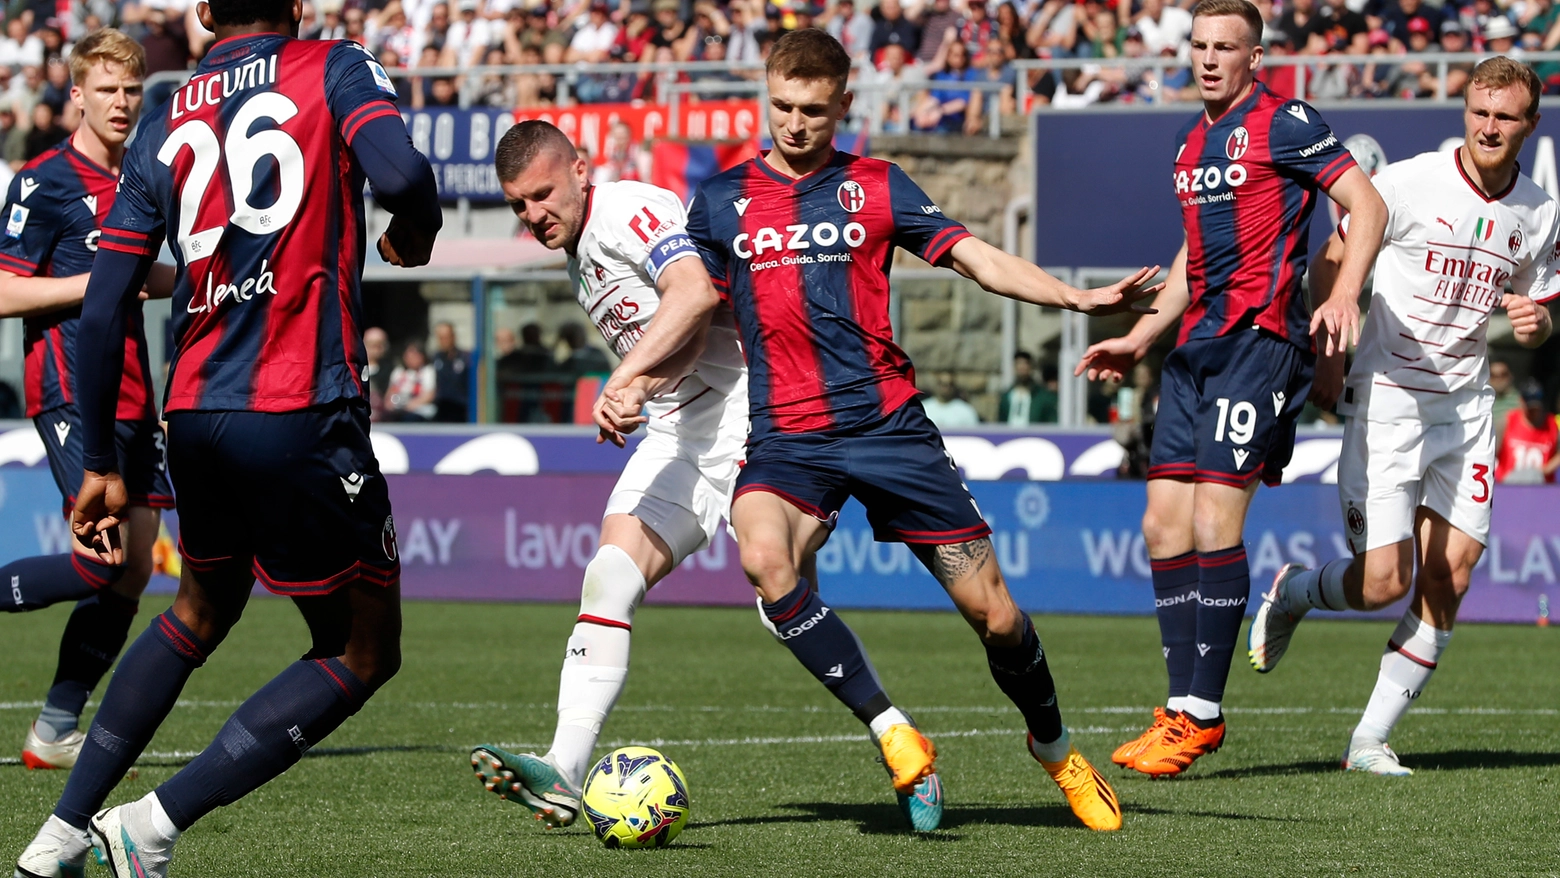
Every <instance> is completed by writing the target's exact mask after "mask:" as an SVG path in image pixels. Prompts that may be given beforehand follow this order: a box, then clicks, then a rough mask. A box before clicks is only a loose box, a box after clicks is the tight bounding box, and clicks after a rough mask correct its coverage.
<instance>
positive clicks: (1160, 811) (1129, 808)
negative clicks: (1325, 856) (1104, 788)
mask: <svg viewBox="0 0 1560 878" xmlns="http://www.w3.org/2000/svg"><path fill="white" fill-rule="evenodd" d="M1121 810H1122V811H1124V812H1126V813H1128V814H1144V815H1147V816H1150V817H1211V818H1213V819H1214V820H1257V821H1261V822H1263V823H1304V822H1306V821H1304V820H1302V819H1301V818H1299V817H1268V816H1266V815H1264V814H1231V813H1229V812H1226V811H1188V810H1185V809H1181V808H1155V807H1152V806H1149V805H1134V804H1132V803H1130V802H1128V803H1125V804H1123V805H1122V806H1121Z"/></svg>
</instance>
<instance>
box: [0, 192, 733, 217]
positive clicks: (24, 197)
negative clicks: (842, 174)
mask: <svg viewBox="0 0 1560 878" xmlns="http://www.w3.org/2000/svg"><path fill="white" fill-rule="evenodd" d="M26 197H27V196H25V195H24V196H22V198H23V199H24V200H25V199H26ZM752 200H753V199H751V198H738V199H737V200H736V201H733V202H731V206H732V207H735V208H736V209H737V216H746V215H747V206H748V204H749V203H751V202H752Z"/></svg>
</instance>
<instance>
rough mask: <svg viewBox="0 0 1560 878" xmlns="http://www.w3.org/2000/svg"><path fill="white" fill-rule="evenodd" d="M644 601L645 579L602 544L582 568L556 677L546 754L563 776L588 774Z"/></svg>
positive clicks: (619, 553)
mask: <svg viewBox="0 0 1560 878" xmlns="http://www.w3.org/2000/svg"><path fill="white" fill-rule="evenodd" d="M644 597H645V578H644V576H643V575H641V574H640V572H639V568H638V567H637V566H636V565H635V564H634V562H633V560H632V559H630V558H629V557H628V553H627V552H624V551H623V550H622V549H620V548H618V547H617V546H614V545H611V544H607V545H604V546H602V547H601V548H600V549H599V550H597V552H596V557H595V558H593V559H591V562H590V564H589V565H587V566H586V567H585V582H584V586H583V587H582V588H581V590H580V617H579V621H578V622H577V623H575V625H574V633H573V635H571V636H570V637H569V645H568V648H567V650H566V651H565V653H564V657H563V671H562V673H560V674H559V678H558V728H557V730H556V731H555V732H554V734H553V744H552V749H551V751H550V752H551V753H552V755H553V757H554V758H555V759H556V760H557V762H558V766H559V768H561V769H562V770H563V773H564V774H565V775H566V776H568V778H569V779H570V780H571V781H573V782H575V783H580V782H582V781H583V779H584V777H585V772H587V771H589V770H590V765H591V756H592V755H593V753H594V751H595V748H596V739H597V738H598V737H599V736H600V735H601V726H602V724H603V723H605V722H606V719H607V714H609V713H611V712H612V705H614V704H615V703H617V699H618V695H619V694H621V693H622V691H623V684H624V683H625V682H626V681H627V679H628V656H629V641H630V628H631V626H632V625H633V621H634V611H635V610H637V609H639V604H640V602H642V601H643V600H644Z"/></svg>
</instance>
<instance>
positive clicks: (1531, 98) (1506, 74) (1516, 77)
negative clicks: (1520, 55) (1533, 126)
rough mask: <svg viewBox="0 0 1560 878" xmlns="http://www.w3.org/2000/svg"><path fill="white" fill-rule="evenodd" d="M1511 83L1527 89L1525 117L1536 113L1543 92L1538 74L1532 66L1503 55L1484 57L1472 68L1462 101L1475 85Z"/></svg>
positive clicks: (1465, 99)
mask: <svg viewBox="0 0 1560 878" xmlns="http://www.w3.org/2000/svg"><path fill="white" fill-rule="evenodd" d="M1513 85H1521V86H1522V87H1523V88H1525V89H1527V93H1528V106H1527V117H1528V118H1529V119H1531V118H1533V117H1534V116H1536V115H1538V99H1539V96H1541V95H1542V94H1543V93H1544V84H1543V83H1542V82H1539V81H1538V74H1537V73H1535V72H1534V71H1533V68H1531V67H1529V66H1527V65H1526V64H1523V63H1522V62H1521V61H1517V60H1514V59H1511V58H1508V57H1506V56H1505V55H1496V56H1495V57H1493V58H1486V59H1484V60H1483V61H1481V62H1479V66H1478V67H1475V68H1473V79H1472V81H1470V82H1469V83H1468V88H1466V89H1464V90H1463V103H1467V102H1468V92H1470V91H1472V90H1473V89H1474V87H1475V86H1477V87H1479V88H1496V89H1500V88H1510V87H1511V86H1513Z"/></svg>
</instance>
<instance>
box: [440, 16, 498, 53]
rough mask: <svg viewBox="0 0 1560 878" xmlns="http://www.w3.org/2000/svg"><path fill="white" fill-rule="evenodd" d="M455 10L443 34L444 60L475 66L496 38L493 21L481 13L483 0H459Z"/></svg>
mask: <svg viewBox="0 0 1560 878" xmlns="http://www.w3.org/2000/svg"><path fill="white" fill-rule="evenodd" d="M456 10H457V13H456V17H455V20H454V21H452V22H450V25H449V29H448V30H447V31H445V35H444V58H443V61H444V64H445V65H446V66H448V67H464V66H467V65H470V66H476V65H477V64H479V63H480V62H481V59H482V58H483V56H485V55H486V54H487V49H488V46H490V45H492V44H493V42H494V39H493V25H492V22H491V21H489V20H488V18H487V17H486V16H484V15H483V14H482V2H481V0H459V3H458V4H457V5H456Z"/></svg>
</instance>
